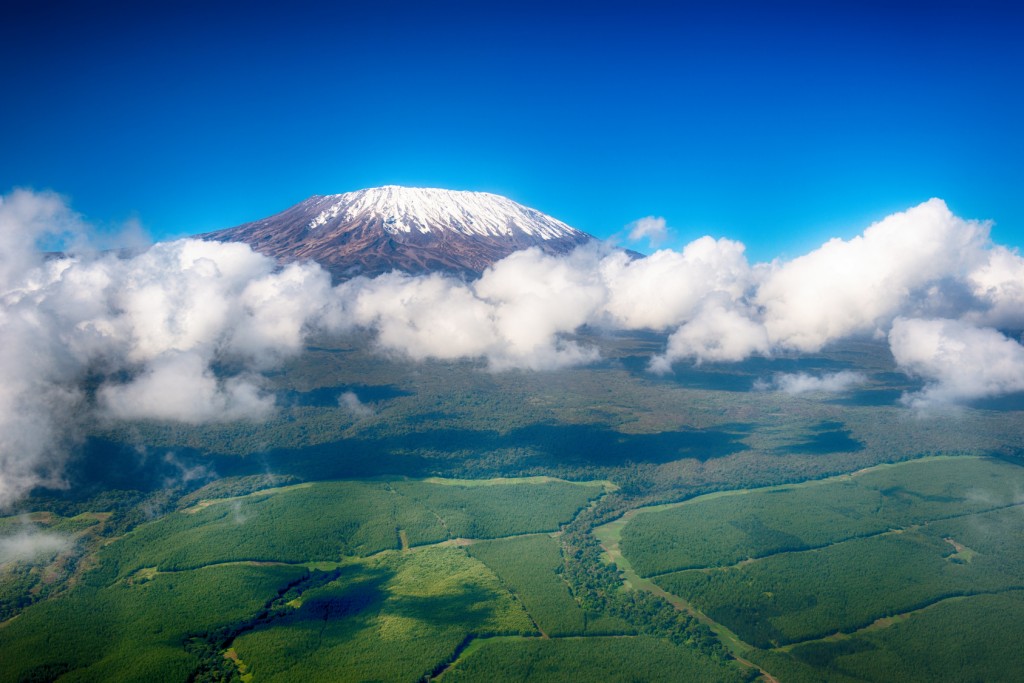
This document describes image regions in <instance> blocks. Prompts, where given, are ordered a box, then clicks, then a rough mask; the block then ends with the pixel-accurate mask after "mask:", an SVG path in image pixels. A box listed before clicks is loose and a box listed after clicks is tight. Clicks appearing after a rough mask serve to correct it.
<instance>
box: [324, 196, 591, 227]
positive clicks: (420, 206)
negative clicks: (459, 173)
mask: <svg viewBox="0 0 1024 683" xmlns="http://www.w3.org/2000/svg"><path fill="white" fill-rule="evenodd" d="M310 201H316V202H317V204H318V205H324V208H323V209H322V210H321V211H320V212H319V213H318V214H317V215H316V216H315V217H314V218H313V220H311V221H310V222H309V228H310V229H315V228H318V227H320V226H322V225H325V224H326V223H327V222H328V221H329V220H332V219H340V220H342V221H350V220H354V219H358V218H361V217H363V218H366V217H370V216H373V217H378V218H381V219H382V220H383V227H384V229H385V230H387V231H388V232H391V233H398V232H406V233H408V232H421V233H429V232H432V231H434V230H451V231H455V232H460V233H462V234H464V235H481V236H494V237H500V236H510V235H512V234H513V233H514V232H516V231H519V232H522V233H525V234H527V235H530V236H533V237H538V238H540V239H544V240H549V239H558V238H562V237H569V236H575V235H580V234H581V233H580V231H578V230H576V229H574V228H571V227H569V226H568V225H566V224H565V223H563V222H562V221H559V220H557V219H554V218H552V217H551V216H547V215H545V214H543V213H541V212H540V211H536V210H534V209H531V208H528V207H525V206H523V205H521V204H517V203H516V202H514V201H512V200H511V199H508V198H507V197H502V196H500V195H496V194H490V193H488V192H461V191H457V190H443V189H437V188H424V187H400V186H398V185H385V186H384V187H375V188H371V189H367V190H358V191H356V192H348V193H346V194H334V195H327V196H324V197H314V198H312V199H311V200H310Z"/></svg>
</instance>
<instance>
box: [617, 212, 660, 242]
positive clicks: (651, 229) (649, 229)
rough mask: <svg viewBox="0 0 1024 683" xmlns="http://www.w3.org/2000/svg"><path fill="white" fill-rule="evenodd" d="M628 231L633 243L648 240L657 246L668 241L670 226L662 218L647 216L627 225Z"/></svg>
mask: <svg viewBox="0 0 1024 683" xmlns="http://www.w3.org/2000/svg"><path fill="white" fill-rule="evenodd" d="M626 229H627V230H629V239H631V240H633V241H639V240H647V241H648V242H649V243H650V244H652V245H655V246H657V245H658V244H661V243H662V242H664V241H665V240H666V239H668V225H667V224H666V222H665V219H664V218H662V217H661V216H657V217H655V216H645V217H644V218H640V219H638V220H635V221H633V222H632V223H630V224H629V225H627V226H626Z"/></svg>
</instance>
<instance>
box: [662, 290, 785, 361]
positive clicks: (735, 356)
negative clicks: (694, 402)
mask: <svg viewBox="0 0 1024 683" xmlns="http://www.w3.org/2000/svg"><path fill="white" fill-rule="evenodd" d="M769 350H770V346H769V343H768V334H767V333H766V332H765V329H764V327H763V326H762V325H761V324H760V323H758V322H755V321H753V320H751V319H750V318H748V317H747V316H745V315H744V314H743V313H740V312H739V311H737V310H735V309H734V308H733V307H732V306H730V305H728V304H723V303H718V302H710V303H708V304H707V305H705V306H704V307H703V308H702V309H701V311H700V313H699V314H698V315H697V316H696V317H695V318H693V319H692V320H690V321H689V322H687V323H686V324H685V325H683V326H682V327H680V328H679V329H678V330H676V331H675V332H673V333H672V335H671V336H670V337H669V338H668V346H667V348H666V349H665V353H664V354H663V355H661V356H656V357H655V358H654V359H652V361H651V370H652V371H654V372H666V371H668V370H669V369H670V367H671V365H672V363H673V362H675V361H677V360H681V359H693V360H696V361H697V362H701V361H705V360H709V361H719V362H730V361H738V360H743V359H744V358H747V357H748V356H750V355H753V354H755V353H759V354H766V353H768V351H769Z"/></svg>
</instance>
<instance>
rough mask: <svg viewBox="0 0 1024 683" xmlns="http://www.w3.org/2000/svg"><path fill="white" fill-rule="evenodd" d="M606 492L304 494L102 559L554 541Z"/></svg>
mask: <svg viewBox="0 0 1024 683" xmlns="http://www.w3.org/2000/svg"><path fill="white" fill-rule="evenodd" d="M602 492H603V488H602V487H601V486H600V485H599V484H575V483H569V482H564V481H558V480H551V481H540V482H532V481H525V482H518V481H516V480H507V481H506V482H504V483H503V484H501V485H496V486H492V487H488V489H487V491H486V494H482V493H481V492H479V491H478V490H477V488H475V487H473V486H465V485H457V484H441V483H428V482H418V481H400V482H398V481H396V482H386V481H371V482H356V481H347V482H317V483H312V484H298V485H294V486H289V487H285V488H282V489H271V490H269V491H260V492H256V493H253V494H249V495H246V496H242V497H237V498H228V499H216V500H210V501H206V502H205V503H200V504H198V505H196V506H194V507H191V508H187V509H185V510H182V511H179V512H174V513H172V514H170V515H167V516H165V517H163V518H161V519H159V520H157V521H154V522H152V523H149V524H144V525H142V526H140V527H138V528H137V529H135V530H134V531H132V532H131V533H129V534H128V535H127V536H125V537H124V538H123V539H121V540H119V541H118V542H117V543H115V544H112V545H110V546H108V547H107V548H105V549H104V550H103V552H102V554H101V559H102V563H103V565H104V567H105V569H106V571H107V573H108V574H110V572H114V573H116V575H119V576H126V575H128V574H131V573H132V572H135V571H138V570H140V569H142V568H144V567H156V568H157V569H158V570H161V571H170V570H182V569H193V568H196V567H202V566H206V565H210V564H216V563H223V562H239V561H257V562H268V561H273V562H289V563H293V564H301V563H305V562H323V561H327V562H335V561H339V560H341V559H342V558H343V557H347V556H358V557H366V556H369V555H372V554H374V553H378V552H381V551H383V550H394V549H397V548H399V547H401V544H402V540H401V538H402V536H403V535H404V537H405V538H406V539H407V542H408V545H410V546H417V545H424V544H427V543H437V542H440V541H444V540H446V539H449V538H457V537H460V536H461V537H469V538H493V537H498V536H510V535H514V534H521V533H534V532H538V531H552V530H555V529H557V528H558V525H559V524H561V523H564V522H567V521H569V520H570V519H571V518H572V517H573V515H574V514H575V513H576V512H577V511H578V510H579V509H580V508H582V507H584V506H585V505H586V504H587V503H588V502H589V501H590V500H591V499H593V498H595V497H597V496H599V495H600V494H601V493H602ZM311 511H313V514H310V513H311ZM519 511H521V514H519Z"/></svg>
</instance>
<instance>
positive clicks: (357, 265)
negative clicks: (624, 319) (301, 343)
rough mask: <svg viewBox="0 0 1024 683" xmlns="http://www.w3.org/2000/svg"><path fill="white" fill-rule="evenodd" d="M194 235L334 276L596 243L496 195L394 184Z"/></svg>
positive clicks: (458, 265) (451, 266) (471, 262)
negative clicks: (306, 263) (307, 263)
mask: <svg viewBox="0 0 1024 683" xmlns="http://www.w3.org/2000/svg"><path fill="white" fill-rule="evenodd" d="M201 237H202V238H204V239H212V240H221V241H225V242H227V241H231V242H245V243H247V244H249V245H251V246H252V248H253V249H255V250H256V251H258V252H260V253H262V254H266V255H267V256H272V257H274V258H276V259H278V260H280V261H282V262H288V261H296V260H302V259H312V260H314V261H317V262H318V263H320V264H321V265H322V266H324V267H325V268H327V269H328V270H329V271H331V273H332V275H334V277H335V278H336V279H346V278H350V277H355V276H357V275H368V276H373V275H379V274H381V273H385V272H387V271H390V270H401V271H405V272H407V273H413V274H418V273H426V272H433V271H444V272H454V273H458V274H462V275H465V276H470V277H473V276H477V275H479V274H480V273H482V272H483V270H484V269H485V268H486V267H487V266H489V265H490V264H492V263H494V262H495V261H498V260H500V259H502V258H504V257H506V256H508V255H509V254H511V253H512V252H514V251H518V250H520V249H526V248H528V247H538V248H539V249H541V250H542V251H544V252H546V253H553V254H560V253H565V252H568V251H571V250H572V249H574V248H575V247H577V246H579V245H581V244H586V243H587V242H590V241H592V240H594V239H596V238H594V237H593V236H591V235H588V234H587V233H585V232H581V231H580V230H576V229H575V228H572V227H570V226H568V225H566V224H565V223H563V222H561V221H559V220H556V219H554V218H552V217H551V216H547V215H545V214H543V213H541V212H540V211H536V210H535V209H531V208H529V207H526V206H523V205H521V204H517V203H516V202H514V201H512V200H511V199H508V198H506V197H502V196H499V195H495V194H490V193H487V192H457V191H454V190H441V189H432V188H418V187H398V186H395V185H387V186H385V187H376V188H372V189H367V190H359V191H357V192H348V193H346V194H334V195H326V196H322V195H314V196H312V197H310V198H309V199H307V200H305V201H303V202H300V203H299V204H296V205H295V206H293V207H291V208H289V209H286V210H284V211H282V212H281V213H278V214H275V215H273V216H270V217H269V218H264V219H262V220H258V221H254V222H252V223H245V224H244V225H239V226H237V227H234V228H228V229H226V230H219V231H217V232H211V233H206V234H205V235H201Z"/></svg>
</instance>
